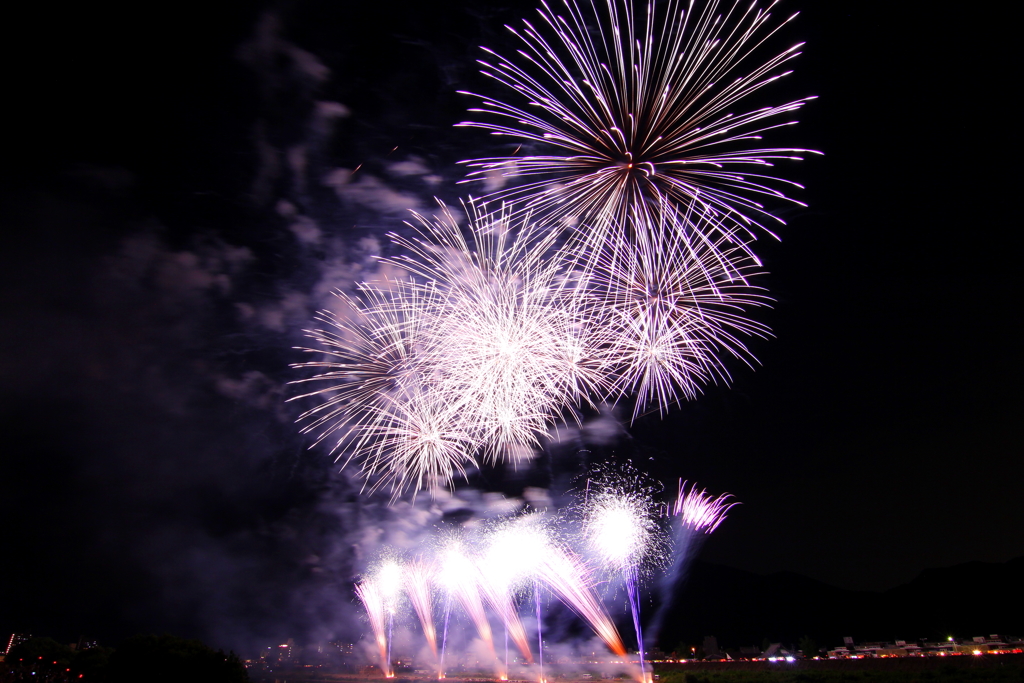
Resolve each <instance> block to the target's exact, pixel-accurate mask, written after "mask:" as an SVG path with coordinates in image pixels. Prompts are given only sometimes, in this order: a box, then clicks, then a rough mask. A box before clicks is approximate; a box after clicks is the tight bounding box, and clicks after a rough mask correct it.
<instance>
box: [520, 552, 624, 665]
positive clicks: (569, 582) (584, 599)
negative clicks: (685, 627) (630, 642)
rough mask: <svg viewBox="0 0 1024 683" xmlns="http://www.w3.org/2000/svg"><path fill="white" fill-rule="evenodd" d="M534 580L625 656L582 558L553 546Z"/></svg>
mask: <svg viewBox="0 0 1024 683" xmlns="http://www.w3.org/2000/svg"><path fill="white" fill-rule="evenodd" d="M536 572H537V578H538V579H539V580H540V581H542V582H543V583H544V585H545V586H547V587H548V588H549V589H550V590H551V592H553V593H554V594H555V595H557V596H558V597H559V598H561V600H562V602H564V603H565V604H566V605H567V606H568V607H569V608H570V609H572V610H573V611H574V612H576V614H578V615H580V617H582V618H583V619H584V620H585V621H586V622H587V624H589V625H590V627H591V628H592V629H593V630H594V633H596V634H597V636H598V637H599V638H601V640H602V641H604V644H605V645H606V646H607V647H608V649H609V650H611V651H612V652H613V653H615V654H617V655H619V656H620V657H625V656H626V648H625V646H624V645H623V644H622V638H621V637H620V636H619V631H618V629H616V628H615V624H614V623H613V622H612V620H611V618H610V617H609V616H608V612H607V611H606V610H605V609H604V607H603V606H602V605H601V602H600V600H598V599H597V595H595V594H594V583H593V579H592V578H591V576H590V571H589V570H588V569H587V565H586V563H585V562H583V560H582V558H580V557H579V556H577V555H574V554H572V553H570V552H569V551H567V550H565V549H562V548H558V547H557V546H552V547H551V548H549V549H548V550H547V552H545V553H544V556H543V557H542V558H541V560H540V562H538V563H537V568H536Z"/></svg>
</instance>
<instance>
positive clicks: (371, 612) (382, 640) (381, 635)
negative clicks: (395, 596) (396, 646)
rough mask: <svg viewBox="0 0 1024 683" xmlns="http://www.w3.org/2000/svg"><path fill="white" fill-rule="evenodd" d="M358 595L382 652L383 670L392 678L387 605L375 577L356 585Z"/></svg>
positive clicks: (387, 676) (378, 647)
mask: <svg viewBox="0 0 1024 683" xmlns="http://www.w3.org/2000/svg"><path fill="white" fill-rule="evenodd" d="M356 595H357V596H358V597H359V599H360V600H361V601H362V603H363V608H364V609H365V610H366V616H367V618H368V619H369V621H370V628H372V629H373V635H374V638H375V640H376V642H377V649H378V651H379V652H380V665H381V671H383V672H384V676H385V677H386V678H391V677H392V676H393V675H394V674H393V673H392V672H391V660H390V657H388V636H387V630H386V629H387V609H386V607H385V599H384V595H383V593H382V592H381V590H380V586H378V585H377V582H376V581H374V580H373V579H366V580H364V581H362V582H360V583H359V584H358V585H356Z"/></svg>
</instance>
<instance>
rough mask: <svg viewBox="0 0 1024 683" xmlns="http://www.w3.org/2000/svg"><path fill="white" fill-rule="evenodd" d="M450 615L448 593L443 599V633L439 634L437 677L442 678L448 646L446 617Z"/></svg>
mask: <svg viewBox="0 0 1024 683" xmlns="http://www.w3.org/2000/svg"><path fill="white" fill-rule="evenodd" d="M451 615H452V596H451V594H449V595H448V596H447V597H446V598H445V601H444V634H443V635H442V636H441V657H440V659H438V665H437V678H438V680H440V679H442V678H444V654H445V650H446V649H447V647H448V618H449V617H451Z"/></svg>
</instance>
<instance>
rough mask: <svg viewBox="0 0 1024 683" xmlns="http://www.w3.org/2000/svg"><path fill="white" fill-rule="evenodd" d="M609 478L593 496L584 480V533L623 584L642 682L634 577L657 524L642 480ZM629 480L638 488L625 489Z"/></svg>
mask: <svg viewBox="0 0 1024 683" xmlns="http://www.w3.org/2000/svg"><path fill="white" fill-rule="evenodd" d="M610 475H611V473H606V474H605V476H604V477H602V479H603V480H599V482H598V488H597V490H596V491H595V492H593V493H591V492H590V489H589V484H590V482H589V480H588V489H587V499H586V501H585V502H584V511H585V519H584V533H585V535H586V539H587V544H588V546H589V547H590V549H591V552H593V553H594V554H595V555H596V556H597V557H598V558H599V559H600V561H601V562H602V564H604V565H605V566H606V567H608V568H609V569H611V570H613V571H615V572H618V573H620V574H621V576H622V579H623V581H624V583H625V584H626V594H627V597H628V600H629V607H630V614H631V615H632V618H633V628H634V630H635V633H636V640H637V649H638V653H639V662H640V680H641V681H644V682H646V676H647V674H646V672H645V669H644V637H643V629H642V627H641V624H640V598H639V590H638V589H639V586H638V582H639V576H638V574H639V567H640V565H641V564H642V563H643V561H644V559H645V558H646V557H647V556H648V555H650V554H651V553H652V552H653V550H654V547H655V545H656V544H657V540H658V533H657V531H658V528H657V524H656V523H655V522H654V520H653V518H652V514H651V513H652V511H653V508H654V503H653V500H652V499H651V496H650V495H649V489H648V487H646V486H643V485H642V484H641V481H642V480H639V479H636V478H635V477H630V476H628V475H620V476H615V477H611V476H610ZM631 480H636V483H637V484H640V485H634V486H629V485H628V484H627V482H630V481H631ZM613 482H614V483H613Z"/></svg>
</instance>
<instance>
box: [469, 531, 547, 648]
mask: <svg viewBox="0 0 1024 683" xmlns="http://www.w3.org/2000/svg"><path fill="white" fill-rule="evenodd" d="M545 524H546V522H545V519H544V517H543V516H542V515H540V514H536V513H535V514H529V515H523V516H520V517H518V518H515V519H513V520H507V521H505V522H504V523H502V524H500V525H499V526H497V527H496V528H493V529H491V530H489V532H488V533H487V534H486V537H485V541H486V549H485V552H484V555H483V557H482V558H481V560H480V568H481V574H482V576H483V577H485V581H484V584H483V585H484V587H485V595H487V596H488V597H489V600H490V601H491V603H492V606H493V607H494V610H495V612H497V613H498V614H499V616H501V617H502V619H503V620H504V621H505V624H506V628H507V630H508V633H509V635H510V636H511V637H512V639H513V642H515V644H516V646H517V647H518V648H519V651H520V652H521V653H522V655H523V658H524V659H525V660H526V661H527V662H528V663H533V656H532V654H531V652H530V645H529V642H528V641H527V638H526V631H525V629H524V628H523V624H522V621H521V620H520V618H519V614H518V611H517V609H516V605H515V601H514V599H513V592H514V591H515V590H516V588H517V587H524V586H525V585H526V584H527V583H528V582H529V581H530V580H531V579H532V577H533V576H534V574H535V573H536V566H537V563H538V561H539V558H540V557H541V556H542V555H543V554H544V553H545V552H546V551H547V549H548V546H549V545H550V538H549V534H548V529H547V527H546V526H545Z"/></svg>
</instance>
